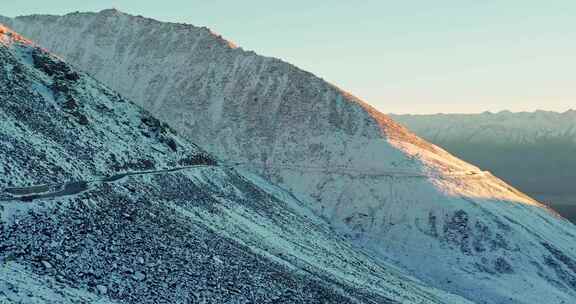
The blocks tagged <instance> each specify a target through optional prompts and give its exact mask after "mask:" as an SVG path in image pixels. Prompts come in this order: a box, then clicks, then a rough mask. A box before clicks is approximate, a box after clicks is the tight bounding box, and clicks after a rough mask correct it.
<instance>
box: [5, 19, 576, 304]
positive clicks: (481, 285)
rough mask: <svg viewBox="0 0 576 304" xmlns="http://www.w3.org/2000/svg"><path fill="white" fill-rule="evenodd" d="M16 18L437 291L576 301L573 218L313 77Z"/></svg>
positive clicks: (130, 34)
mask: <svg viewBox="0 0 576 304" xmlns="http://www.w3.org/2000/svg"><path fill="white" fill-rule="evenodd" d="M4 22H7V23H9V24H11V25H12V26H13V27H15V28H16V29H18V30H19V31H21V32H22V33H24V34H25V35H27V36H29V37H31V38H33V39H34V40H35V41H38V42H39V43H41V44H42V45H43V46H44V47H46V48H48V49H49V50H51V51H53V52H55V53H57V54H59V55H60V56H62V57H63V58H65V59H66V60H67V61H69V62H70V63H72V64H74V65H75V66H78V67H80V68H81V69H83V70H85V71H87V72H89V73H91V74H92V75H94V77H95V78H97V79H99V80H100V81H102V82H104V83H106V84H107V85H109V86H111V87H112V88H114V89H116V90H118V91H119V92H120V93H121V94H123V95H125V96H127V97H129V98H131V99H133V100H135V101H136V102H138V103H139V104H141V105H142V106H143V107H144V108H146V109H148V110H150V111H152V112H153V113H154V114H155V115H158V117H159V118H161V119H163V120H165V121H166V122H168V123H169V124H170V125H171V126H172V127H173V128H175V129H176V130H177V131H178V132H179V134H182V135H184V136H186V137H188V138H190V139H192V140H193V141H194V142H196V143H198V144H199V145H201V146H202V147H203V148H205V149H206V150H207V151H209V152H211V153H213V154H215V155H217V156H218V157H220V158H222V159H226V160H229V161H237V162H242V163H251V164H253V165H252V166H247V170H250V169H251V170H252V171H254V172H257V173H261V174H264V175H265V176H266V177H267V178H268V179H269V180H271V181H274V182H275V183H277V184H278V185H279V186H281V187H282V188H285V189H287V190H290V191H291V192H292V193H293V194H294V195H295V196H296V197H297V198H298V199H299V200H300V201H304V202H307V204H309V206H311V207H312V208H313V209H314V210H315V211H316V212H318V213H319V214H321V215H322V216H323V217H324V218H325V219H327V220H328V221H329V222H330V223H331V224H332V226H333V227H334V228H335V229H337V231H338V232H340V233H341V234H343V235H345V236H348V237H349V238H351V239H353V240H354V242H355V244H356V245H358V246H362V247H364V248H365V249H366V250H367V251H368V252H369V253H370V254H371V255H373V256H374V257H377V258H379V259H381V260H384V261H387V262H392V263H394V264H395V265H397V266H398V267H399V268H400V269H403V271H407V272H410V273H412V274H413V275H414V276H415V277H417V278H419V279H421V280H422V281H423V282H425V283H427V284H430V285H432V286H435V287H437V288H441V289H445V290H449V291H451V292H454V293H457V294H459V295H461V296H464V297H466V298H468V299H470V300H472V301H474V302H477V303H569V302H572V301H573V300H574V298H575V297H576V286H575V285H574V282H576V266H575V265H576V249H575V245H574V244H576V242H575V237H576V228H575V227H574V226H573V225H572V224H571V223H569V222H568V221H566V220H565V219H563V218H561V217H558V216H557V215H556V214H555V213H554V212H552V211H550V210H548V209H547V208H545V207H544V206H542V205H541V204H539V203H538V202H536V201H534V200H533V199H531V198H529V197H527V196H526V195H524V194H522V193H520V192H519V191H517V190H515V189H514V188H512V187H510V186H509V185H507V184H506V183H504V182H502V181H501V180H499V179H498V178H496V177H494V176H493V175H491V174H489V173H483V172H482V171H483V170H482V169H480V168H477V167H475V166H472V165H470V164H468V163H466V162H464V161H461V160H459V159H457V158H455V157H453V156H452V155H450V154H449V153H447V152H446V151H444V150H443V149H441V148H439V147H436V146H434V145H432V144H430V143H428V142H426V141H424V140H422V139H420V138H419V137H417V136H416V135H414V134H412V133H411V132H410V131H408V130H407V129H405V128H404V127H402V126H400V125H398V124H397V123H395V122H394V121H393V120H391V119H390V118H389V117H387V116H386V115H384V114H382V113H380V112H378V111H377V110H375V109H374V108H372V107H370V106H369V105H368V104H366V103H365V102H363V101H361V100H359V99H358V98H356V97H354V96H353V95H351V94H349V93H347V92H344V91H342V90H341V89H339V88H336V87H335V86H333V85H331V84H329V83H327V82H326V81H324V80H322V79H320V78H318V77H316V76H314V75H313V74H310V73H308V72H306V71H302V70H300V69H298V68H297V67H294V66H292V65H290V64H288V63H285V62H283V61H281V60H278V59H275V58H269V57H263V56H259V55H257V54H255V53H253V52H249V51H244V50H243V49H241V48H239V47H236V46H233V45H231V44H230V43H229V42H228V41H226V40H224V39H223V38H222V37H220V36H218V35H216V34H214V32H212V31H210V30H208V29H206V28H198V27H194V26H191V25H186V24H173V23H162V22H158V21H155V20H151V19H147V18H144V17H135V16H130V15H127V14H124V13H121V12H119V11H116V10H105V11H102V12H100V13H73V14H68V15H65V16H46V15H33V16H26V17H19V18H15V19H4ZM390 172H402V173H405V174H404V175H407V176H398V175H396V174H389V173H390ZM236 212H237V213H238V214H242V213H241V212H242V211H241V210H238V211H236ZM234 217H236V215H234ZM214 225H217V222H215V224H214ZM249 227H252V228H251V229H254V230H255V231H257V228H258V227H254V226H249ZM260 230H262V229H260Z"/></svg>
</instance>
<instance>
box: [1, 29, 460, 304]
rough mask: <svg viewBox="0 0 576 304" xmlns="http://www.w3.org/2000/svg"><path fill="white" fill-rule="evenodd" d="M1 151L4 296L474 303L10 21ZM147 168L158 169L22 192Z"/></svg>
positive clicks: (4, 39) (4, 42)
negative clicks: (229, 162) (390, 260)
mask: <svg viewBox="0 0 576 304" xmlns="http://www.w3.org/2000/svg"><path fill="white" fill-rule="evenodd" d="M0 147H2V148H1V149H0V189H1V193H2V194H1V195H0V302H9V303H13V302H19V303H78V302H90V303H115V302H117V303H462V301H464V300H463V299H462V298H460V297H457V296H453V295H450V294H447V293H445V292H442V291H439V290H434V289H432V288H428V287H426V286H423V285H422V284H421V283H418V282H417V281H415V280H414V279H411V278H410V277H407V276H404V275H402V274H400V273H398V272H397V271H396V270H394V268H392V267H390V266H386V265H385V264H383V263H376V262H375V261H373V260H371V259H370V258H369V257H367V256H366V255H365V254H362V253H361V252H359V251H357V250H355V249H353V248H352V247H351V246H350V245H349V244H348V243H347V242H346V241H345V240H344V239H342V238H339V237H337V236H336V235H335V234H334V233H333V231H332V230H331V228H330V227H329V226H328V224H326V223H325V222H324V221H323V220H321V219H320V218H318V217H317V216H315V215H314V214H313V213H312V212H311V211H310V210H309V209H307V208H306V207H305V206H303V204H302V203H301V202H300V201H298V200H296V199H294V198H292V197H291V196H290V195H289V194H288V193H286V192H284V191H281V190H280V189H279V188H277V187H275V186H273V185H270V184H269V183H267V182H265V181H264V180H262V179H261V178H258V177H257V176H255V175H243V174H240V173H238V172H237V171H235V170H233V169H231V168H226V167H223V166H218V165H217V162H216V161H215V160H214V159H213V158H211V157H210V155H208V154H206V153H205V152H203V151H201V150H200V149H199V148H198V147H196V146H194V145H192V144H189V143H187V141H185V140H182V139H180V137H178V135H176V134H175V133H174V132H173V131H171V129H170V128H169V127H168V126H166V125H165V124H163V123H161V122H160V121H158V120H156V119H155V118H152V117H151V116H150V115H149V114H148V113H147V112H145V111H143V110H141V109H140V108H139V107H137V106H136V105H135V104H133V103H131V102H130V101H127V100H125V99H123V98H122V97H120V96H119V95H118V94H117V93H114V92H113V91H111V90H110V89H108V88H106V87H104V86H103V85H101V84H99V83H98V82H97V81H96V80H94V79H92V78H90V77H89V76H87V75H85V74H83V73H81V72H78V71H76V70H75V69H74V68H72V67H70V66H69V65H68V64H66V63H65V62H64V61H62V60H60V59H59V58H57V57H55V56H52V55H50V54H49V53H47V52H46V51H45V50H43V49H41V48H39V47H36V46H34V45H33V44H32V43H31V42H30V41H28V40H26V39H24V38H22V37H21V36H19V35H18V34H16V33H14V32H13V31H11V30H9V29H7V28H5V27H0ZM190 165H196V167H194V168H189V169H186V170H180V171H174V172H171V171H168V170H169V169H173V168H178V167H182V166H190ZM140 171H147V172H154V173H150V174H141V175H133V176H126V177H125V178H119V179H114V181H113V182H112V181H111V182H108V183H100V184H95V185H93V187H90V188H88V189H87V191H85V192H82V193H80V194H77V195H67V196H56V197H53V198H52V199H45V198H41V197H40V198H39V197H36V199H26V200H23V199H22V196H21V194H25V193H37V192H45V191H52V190H53V189H50V188H58V187H61V184H62V183H67V182H74V181H76V182H81V181H89V180H93V179H94V177H98V176H100V177H101V176H116V174H119V173H123V172H124V173H126V172H140ZM18 187H20V188H18ZM6 189H10V191H5V190H6ZM17 189H19V190H17Z"/></svg>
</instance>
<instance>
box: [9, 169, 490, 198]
mask: <svg viewBox="0 0 576 304" xmlns="http://www.w3.org/2000/svg"><path fill="white" fill-rule="evenodd" d="M240 166H242V167H244V166H248V167H260V168H276V169H285V170H295V171H300V172H310V173H312V172H324V173H326V172H329V173H334V174H359V175H363V176H381V177H400V178H439V177H440V178H442V177H453V176H458V177H466V178H483V177H485V176H486V175H487V174H490V173H489V172H488V171H481V172H452V173H449V174H444V175H442V176H435V175H427V174H418V173H413V172H402V171H387V170H378V169H359V168H352V167H345V166H331V167H321V166H294V165H274V164H264V163H259V164H256V163H240V162H229V163H225V164H223V165H208V164H202V165H192V166H184V167H178V168H171V169H162V170H148V171H136V172H124V173H118V174H115V175H112V176H106V177H103V178H96V179H92V180H81V181H72V182H68V183H59V184H42V185H34V186H28V187H11V188H5V189H4V190H3V191H2V192H4V193H6V194H8V195H7V197H6V198H0V201H13V200H19V201H23V202H31V201H33V200H38V199H52V198H58V197H65V196H71V195H76V194H80V193H83V192H86V191H88V190H90V189H93V188H94V187H95V186H99V185H102V184H109V183H116V182H118V181H121V180H123V179H124V178H126V177H129V176H135V175H155V174H164V173H171V172H177V171H182V170H189V169H195V168H200V167H220V168H222V167H225V168H231V167H240Z"/></svg>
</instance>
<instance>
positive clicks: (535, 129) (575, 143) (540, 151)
mask: <svg viewBox="0 0 576 304" xmlns="http://www.w3.org/2000/svg"><path fill="white" fill-rule="evenodd" d="M392 117H393V118H394V119H395V120H397V121H398V122H401V123H402V124H404V125H406V126H408V127H409V128H410V129H411V130H413V131H414V132H416V133H417V134H418V135H420V136H422V137H423V138H425V139H427V140H429V141H431V142H433V143H435V144H438V145H440V146H442V147H445V148H446V149H448V150H449V151H451V152H453V153H455V154H456V155H458V156H459V157H461V158H463V159H466V160H467V161H470V162H472V163H474V164H477V165H479V166H481V167H482V168H486V169H488V170H490V171H492V172H493V173H495V174H496V175H498V176H500V177H503V178H504V179H505V180H506V181H508V182H510V183H512V184H513V185H514V186H518V187H519V188H520V189H521V190H523V191H524V192H526V193H529V194H530V195H532V196H534V197H536V198H539V199H541V200H543V201H546V202H547V203H549V204H551V206H553V207H554V208H555V209H557V210H558V211H560V213H561V214H563V215H564V216H566V217H567V218H569V219H570V220H572V221H573V222H576V190H575V189H574V181H575V180H576V161H575V160H574V155H576V111H575V110H569V111H566V112H563V113H557V112H551V111H536V112H520V113H512V112H509V111H503V112H499V113H489V112H486V113H482V114H435V115H392Z"/></svg>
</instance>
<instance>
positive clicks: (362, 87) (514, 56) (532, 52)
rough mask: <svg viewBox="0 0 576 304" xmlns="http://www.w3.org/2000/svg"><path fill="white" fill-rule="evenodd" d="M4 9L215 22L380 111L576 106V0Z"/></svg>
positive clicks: (63, 2)
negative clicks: (119, 13) (112, 12)
mask: <svg viewBox="0 0 576 304" xmlns="http://www.w3.org/2000/svg"><path fill="white" fill-rule="evenodd" d="M3 2H6V3H2V6H1V7H0V14H2V15H7V16H16V15H24V14H31V13H51V14H63V13H68V12H72V11H77V10H79V11H99V10H101V9H104V8H110V7H115V8H117V9H119V10H122V11H124V12H127V13H131V14H140V15H144V16H148V17H152V18H156V19H160V20H163V21H177V22H186V23H191V24H194V25H199V26H208V27H210V28H211V29H213V30H214V31H215V32H218V33H220V34H222V35H223V36H224V37H226V38H227V39H229V40H232V41H234V42H235V43H237V44H238V45H240V46H242V47H243V48H244V49H250V50H254V51H256V52H258V53H260V54H263V55H267V56H274V57H279V58H282V59H284V60H286V61H289V62H291V63H293V64H295V65H297V66H299V67H301V68H304V69H306V70H308V71H310V72H313V73H315V74H316V75H318V76H321V77H323V78H324V79H326V80H328V81H330V82H332V83H335V84H337V85H339V86H340V87H342V88H344V89H345V90H348V91H350V92H352V93H354V94H355V95H357V96H359V97H361V98H363V99H365V100H366V101H367V102H369V103H371V104H373V105H375V106H376V107H377V108H379V109H380V110H381V111H383V112H396V113H436V112H445V113H449V112H482V111H485V110H491V111H499V110H504V109H509V110H512V111H523V110H529V111H531V110H535V109H545V110H557V111H564V110H567V109H569V108H576V81H575V80H576V58H575V56H576V1H573V0H548V1H544V0H541V1H534V0H524V1H520V0H486V1H478V0H438V1H428V0H420V1H415V0H405V1H397V0H394V1H388V0H379V1H378V0H363V1H338V0H332V1H323V0H316V1H311V0H307V1H304V0H291V1H256V0H254V1H248V0H246V1H223V0H211V1H208V0H203V1H191V0H188V1H186V0H163V1H147V0H146V1H143V0H115V1H114V0H82V1H78V0H51V1H42V0H17V1H3Z"/></svg>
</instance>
